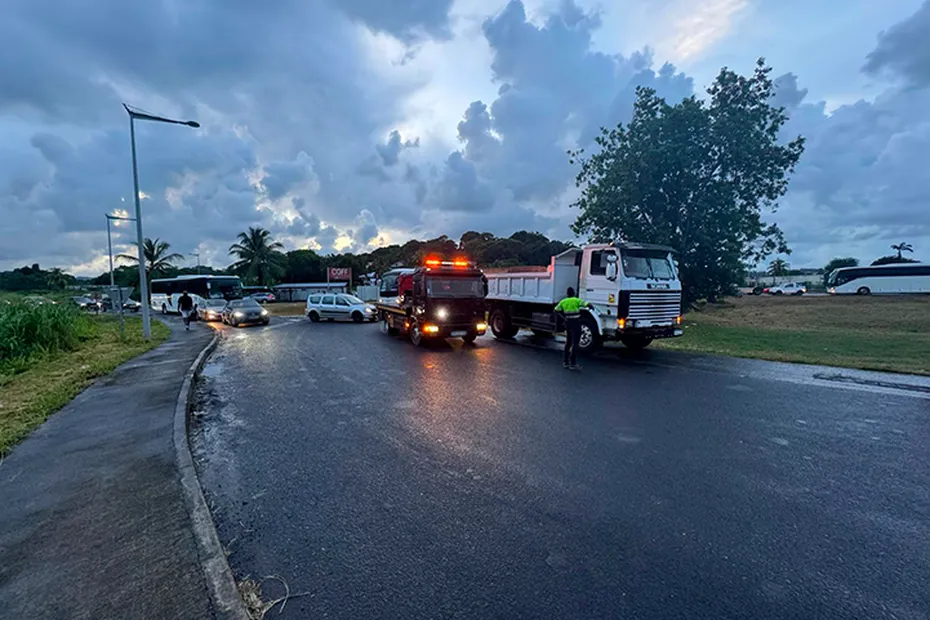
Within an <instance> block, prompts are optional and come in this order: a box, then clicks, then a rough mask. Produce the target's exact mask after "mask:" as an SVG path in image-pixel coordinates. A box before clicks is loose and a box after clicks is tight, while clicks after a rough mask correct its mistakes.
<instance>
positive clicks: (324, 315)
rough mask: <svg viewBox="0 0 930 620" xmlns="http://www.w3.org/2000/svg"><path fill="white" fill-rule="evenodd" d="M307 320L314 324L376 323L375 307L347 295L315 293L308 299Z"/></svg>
mask: <svg viewBox="0 0 930 620" xmlns="http://www.w3.org/2000/svg"><path fill="white" fill-rule="evenodd" d="M306 314H307V318H308V319H310V320H311V321H313V322H314V323H316V322H318V321H320V320H324V319H325V320H327V321H335V320H343V321H355V322H356V323H362V322H364V321H376V320H377V319H378V314H377V312H375V307H374V306H373V305H371V304H369V303H366V302H364V301H362V300H361V299H359V298H358V297H356V296H355V295H349V294H346V293H336V294H331V293H313V294H311V295H309V296H308V297H307V312H306Z"/></svg>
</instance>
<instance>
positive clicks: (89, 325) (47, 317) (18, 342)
mask: <svg viewBox="0 0 930 620" xmlns="http://www.w3.org/2000/svg"><path fill="white" fill-rule="evenodd" d="M93 332H94V324H93V322H92V320H91V318H90V317H89V316H87V315H85V314H82V313H80V312H79V311H78V310H77V309H76V308H73V307H70V306H67V305H64V304H41V305H34V304H29V303H25V302H24V303H12V304H7V303H2V304H0V374H6V373H9V372H11V371H13V370H16V369H19V368H22V367H23V366H24V365H26V364H28V363H29V361H31V360H32V359H33V358H35V357H36V356H39V355H48V354H53V353H58V352H61V351H70V350H73V349H75V348H76V347H77V346H78V345H79V344H80V342H81V340H83V339H85V338H87V337H89V336H91V335H92V334H93Z"/></svg>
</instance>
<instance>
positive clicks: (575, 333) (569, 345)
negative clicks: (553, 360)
mask: <svg viewBox="0 0 930 620" xmlns="http://www.w3.org/2000/svg"><path fill="white" fill-rule="evenodd" d="M580 340H581V319H565V349H564V350H563V352H562V361H563V362H564V363H566V364H569V365H571V366H574V365H575V361H576V360H577V358H578V341H580Z"/></svg>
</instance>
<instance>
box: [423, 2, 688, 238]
mask: <svg viewBox="0 0 930 620" xmlns="http://www.w3.org/2000/svg"><path fill="white" fill-rule="evenodd" d="M599 26H600V20H599V18H598V16H597V14H589V13H584V12H583V11H582V10H581V9H580V8H579V7H578V6H577V5H576V4H574V3H573V2H571V1H565V2H563V3H562V4H561V5H560V6H559V8H558V10H557V11H556V12H554V13H553V14H552V15H550V16H549V17H548V18H547V19H546V20H545V22H544V23H543V24H542V25H541V26H537V25H535V24H533V23H531V22H530V21H529V20H528V19H527V15H526V11H525V8H524V6H523V4H522V3H521V2H519V1H516V0H515V1H513V2H510V3H509V4H508V5H507V6H506V8H505V9H504V10H503V11H502V12H501V13H499V14H497V15H495V16H493V17H491V18H489V19H487V20H486V21H485V22H484V24H483V27H482V32H483V34H484V36H485V38H486V40H487V42H488V44H489V46H490V48H491V52H492V63H491V69H492V72H493V77H494V80H495V81H496V82H497V83H499V84H500V87H499V91H498V96H497V98H496V99H495V100H494V101H493V102H491V104H490V105H488V104H486V103H485V102H483V101H474V102H472V103H471V104H470V105H469V106H468V108H467V109H466V110H465V111H464V114H463V117H462V121H461V122H460V123H459V124H458V137H459V140H460V142H461V143H462V150H461V153H458V152H457V153H453V154H452V155H451V156H450V157H449V158H448V159H447V162H446V165H445V167H444V168H443V175H442V177H441V178H440V179H439V181H438V182H437V183H436V187H435V189H434V193H433V196H434V202H435V204H436V205H437V206H438V207H439V208H440V209H448V210H458V211H462V210H465V206H464V205H468V206H470V208H477V207H479V206H480V208H482V209H484V210H490V209H492V206H488V205H487V204H486V201H487V200H492V201H493V210H494V211H500V212H501V213H502V214H503V215H502V218H500V220H499V221H500V222H501V223H502V224H504V222H506V224H504V225H506V226H508V227H509V228H510V229H511V230H513V229H517V228H524V227H529V226H532V225H539V224H540V223H543V222H548V223H549V224H550V225H551V226H552V228H551V229H541V230H543V231H544V232H550V234H560V235H564V234H565V232H566V231H567V228H568V226H567V224H568V222H567V221H564V220H563V219H560V218H548V217H544V218H542V219H541V220H538V219H534V218H533V216H532V215H529V213H534V212H536V211H542V212H545V211H547V210H549V211H559V210H560V209H561V210H562V211H563V212H564V206H565V205H564V202H565V201H564V198H563V196H564V194H565V192H566V190H567V189H568V188H569V187H571V183H572V180H573V178H574V175H575V173H576V170H574V169H573V168H572V166H571V165H570V164H569V160H568V157H567V155H566V150H567V149H569V148H574V147H576V146H589V145H590V143H591V142H592V141H593V139H594V137H595V135H596V134H597V131H598V129H599V128H600V127H601V126H604V125H611V126H612V125H615V124H616V123H617V122H620V121H626V120H627V119H628V118H629V116H630V113H631V110H632V104H633V100H634V96H635V89H636V86H637V85H640V84H645V85H650V86H652V87H654V88H656V89H657V90H658V91H659V94H660V95H664V96H667V97H668V98H669V99H670V100H673V101H677V100H679V99H681V98H683V97H686V96H689V95H690V94H691V93H692V83H691V80H690V78H687V77H686V76H683V75H681V74H679V73H676V72H675V69H674V67H672V66H671V65H666V66H664V67H662V68H661V69H660V71H659V72H658V73H656V72H653V71H652V70H651V69H650V68H649V67H650V65H651V62H652V59H651V55H650V54H649V52H648V51H644V52H639V53H635V54H633V55H631V56H630V57H624V56H622V55H607V54H603V53H600V52H596V51H593V50H592V48H591V37H592V34H593V32H594V30H595V29H596V28H598V27H599ZM517 206H522V207H523V208H516V207H517ZM500 232H504V231H500Z"/></svg>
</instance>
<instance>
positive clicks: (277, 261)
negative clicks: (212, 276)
mask: <svg viewBox="0 0 930 620" xmlns="http://www.w3.org/2000/svg"><path fill="white" fill-rule="evenodd" d="M237 239H238V241H237V242H236V243H234V244H232V245H231V246H229V254H230V256H234V257H236V258H237V259H239V260H237V261H236V262H235V263H233V265H232V267H230V269H232V270H233V271H235V272H236V273H239V274H240V275H242V276H244V277H245V278H247V279H249V280H253V281H255V282H257V283H258V284H259V285H267V284H271V281H272V279H273V278H275V277H277V276H279V275H281V274H282V273H284V270H285V267H286V265H287V258H286V257H285V255H284V254H283V253H282V252H281V250H283V249H284V246H283V245H282V244H281V243H279V242H277V241H275V240H274V238H273V237H272V236H271V232H269V231H268V230H266V229H264V228H260V227H259V228H255V227H252V226H250V227H249V229H248V230H247V231H245V232H241V233H239V236H238V237H237Z"/></svg>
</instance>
